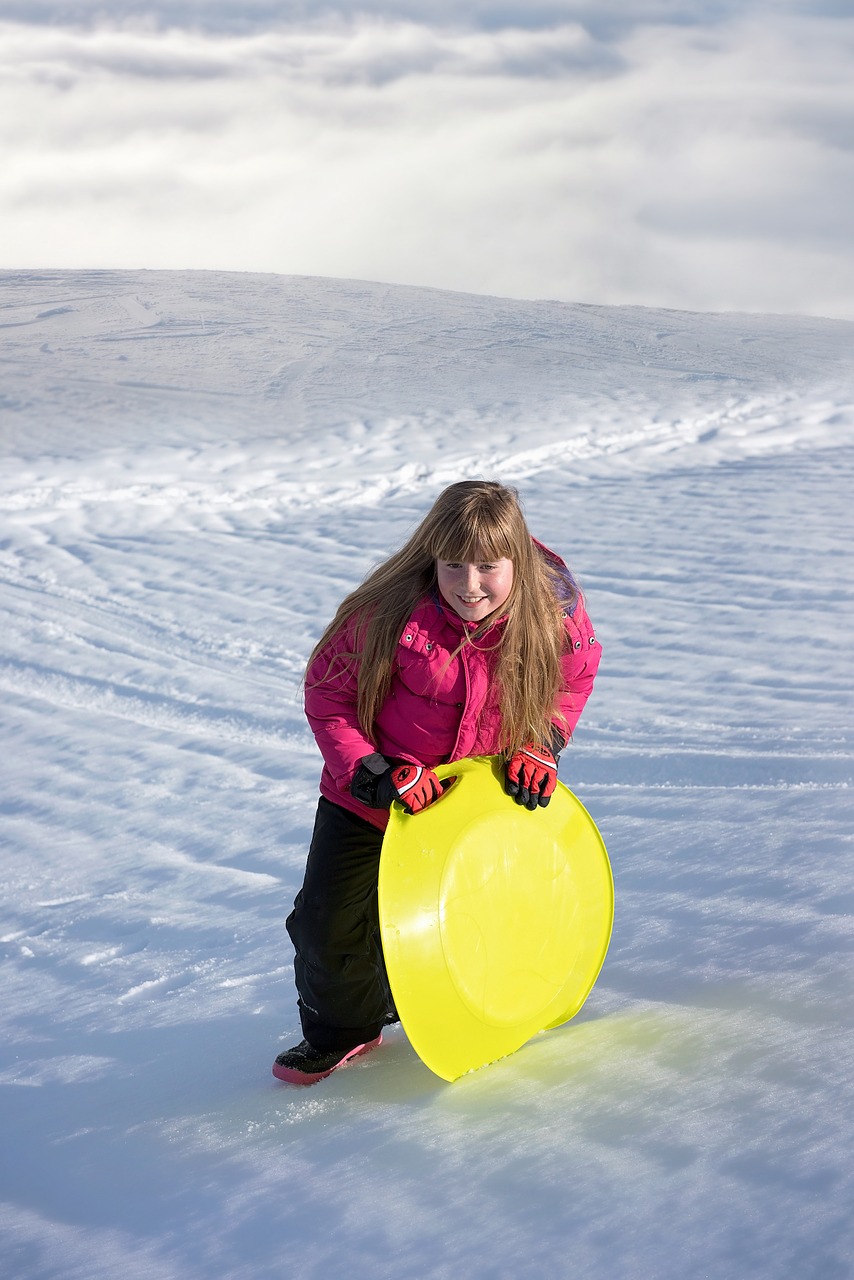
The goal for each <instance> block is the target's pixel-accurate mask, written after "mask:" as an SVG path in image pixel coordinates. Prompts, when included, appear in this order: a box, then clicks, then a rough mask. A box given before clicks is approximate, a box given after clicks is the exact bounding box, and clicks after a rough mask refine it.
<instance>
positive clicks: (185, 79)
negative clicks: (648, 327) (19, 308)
mask: <svg viewBox="0 0 854 1280" xmlns="http://www.w3.org/2000/svg"><path fill="white" fill-rule="evenodd" d="M105 12H106V13H109V15H110V17H109V18H105V17H104V14H105ZM852 211H854V0H835V2H831V0H826V2H825V3H822V2H821V0H817V2H812V0H801V2H800V3H798V2H797V0H791V2H790V3H785V2H776V3H774V2H772V0H767V2H765V3H761V2H760V0H738V2H736V0H732V2H729V0H696V2H695V3H690V2H688V3H677V2H676V0H625V3H619V2H618V0H587V2H586V3H585V0H576V2H575V3H573V2H571V0H566V2H565V0H541V2H537V0H532V3H530V4H528V3H524V0H509V2H508V3H507V4H503V5H501V4H495V3H487V2H485V0H484V2H483V3H477V0H460V2H457V3H452V2H451V0H397V3H394V2H389V0H367V2H366V0H359V3H355V2H354V3H353V4H347V3H320V4H315V3H308V2H307V0H306V2H304V3H290V4H289V3H278V4H277V3H272V2H271V0H163V2H162V3H157V4H145V3H142V2H141V0H139V2H137V0H125V2H124V3H121V2H116V0H114V2H113V3H110V4H105V3H103V0H78V3H67V4H61V3H53V2H51V0H17V2H15V0H11V2H10V0H0V266H3V267H26V268H35V267H127V268H133V267H172V268H183V267H206V268H215V269H234V270H251V271H275V272H285V273H297V274H306V275H330V276H349V277H360V278H368V279H373V280H384V281H392V282H399V283H408V284H427V285H435V286H438V287H441V288H451V289H461V290H471V291H474V292H479V293H495V294H507V295H511V296H515V297H528V298H542V297H548V298H561V299H565V300H568V301H584V302H605V303H643V304H647V305H653V306H671V307H681V308H689V309H694V310H721V309H729V308H735V309H740V310H753V311H756V310H763V311H795V312H798V311H800V312H809V313H813V314H823V315H831V316H834V315H835V316H844V317H847V318H851V319H854V212H852Z"/></svg>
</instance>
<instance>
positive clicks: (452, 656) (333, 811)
mask: <svg viewBox="0 0 854 1280" xmlns="http://www.w3.org/2000/svg"><path fill="white" fill-rule="evenodd" d="M599 652H600V651H599V646H598V644H597V642H596V638H595V636H594V634H593V630H592V628H591V625H590V620H589V619H588V617H587V613H586V611H585V608H584V604H583V602H582V599H581V595H580V593H579V590H578V587H577V586H576V584H575V581H574V579H573V577H572V575H571V574H570V572H569V570H568V569H567V567H566V565H565V564H564V563H563V561H562V560H561V559H560V558H559V557H558V556H556V555H555V554H554V552H552V551H549V550H548V549H547V548H546V547H544V546H542V545H541V544H540V543H538V542H536V541H535V540H534V539H533V538H532V537H531V534H530V533H529V532H528V528H527V525H526V524H525V519H524V516H523V514H522V510H521V508H520V506H519V500H518V495H517V494H516V492H515V490H513V489H508V488H505V487H504V486H503V485H500V484H497V483H495V482H492V481H485V480H464V481H462V482H460V483H459V484H453V485H451V486H450V487H449V488H448V489H446V490H445V491H444V493H442V494H441V495H440V496H439V498H438V499H437V500H436V502H435V504H434V506H433V508H432V509H431V511H430V512H429V513H428V515H427V516H426V517H425V519H424V520H423V521H422V522H421V524H420V525H419V526H418V528H417V529H416V530H415V533H414V534H413V535H412V537H411V538H410V539H409V541H408V542H407V543H406V545H405V546H404V547H402V548H401V550H400V551H398V552H397V553H396V554H395V555H393V556H391V557H390V559H388V560H387V561H385V563H384V564H381V565H380V566H379V568H378V569H375V570H374V571H373V573H371V574H369V576H368V577H367V578H366V579H365V581H364V582H363V583H362V585H361V586H360V587H358V588H357V589H356V590H355V591H354V592H352V594H351V595H349V596H347V598H346V599H345V600H344V602H343V604H342V605H341V606H340V608H339V609H338V612H337V613H336V615H335V617H334V618H333V620H332V622H331V623H330V624H329V626H328V627H327V628H326V631H325V632H324V633H323V635H322V636H321V638H320V640H319V641H318V644H317V646H316V647H315V649H314V652H313V653H312V655H311V658H310V659H309V663H308V667H307V669H306V677H305V709H306V715H307V717H308V721H309V724H310V725H311V728H312V732H313V733H314V736H315V738H316V739H317V744H318V746H319V747H320V751H321V754H322V756H323V760H324V767H323V773H322V775H321V779H320V791H321V798H320V802H319V805H318V810H317V818H316V821H315V827H314V834H313V836H312V840H311V846H310V848H309V853H308V862H307V865H306V871H305V880H304V883H303V886H302V889H301V890H300V892H299V893H298V894H297V897H296V901H295V903H294V909H293V911H292V913H291V915H290V916H289V917H288V920H287V929H288V933H289V935H290V937H291V941H292V942H293V944H294V948H295V950H296V955H295V958H294V975H295V979H296V986H297V992H298V995H299V1011H300V1019H301V1022H302V1030H303V1035H304V1037H305V1039H304V1040H303V1041H302V1043H301V1044H299V1045H297V1046H295V1047H294V1048H293V1049H288V1050H286V1051H285V1052H284V1053H282V1054H280V1055H279V1057H278V1058H277V1059H276V1062H275V1064H274V1066H273V1074H274V1075H275V1076H276V1077H278V1079H280V1080H286V1081H289V1082H291V1083H296V1084H313V1083H314V1081H315V1080H320V1079H322V1078H323V1077H324V1076H327V1075H329V1074H330V1073H331V1072H332V1071H334V1070H335V1068H336V1067H340V1066H343V1064H344V1063H345V1062H347V1061H348V1059H350V1058H352V1057H354V1056H355V1055H356V1054H360V1053H365V1052H367V1050H369V1049H373V1048H375V1047H376V1046H377V1045H378V1044H379V1043H380V1041H381V1040H382V1028H383V1026H385V1025H386V1024H389V1023H392V1022H396V1021H397V1020H398V1019H397V1014H396V1012H395V1009H394V1004H393V1002H392V998H391V993H390V991H389V986H388V980H387V978H386V973H385V964H384V962H383V956H382V949H381V945H380V934H379V920H378V914H377V876H378V869H379V858H380V848H381V846H382V840H383V831H384V830H385V827H386V824H387V822H388V810H389V806H390V805H391V803H392V801H394V800H400V801H401V802H402V804H403V805H404V807H405V808H406V809H407V811H408V812H410V813H419V812H421V811H422V810H423V809H425V808H426V807H427V806H428V805H430V804H432V803H433V801H434V800H436V799H437V798H438V797H439V796H440V795H441V793H442V789H441V784H440V783H439V780H438V779H437V777H436V775H435V774H434V773H433V768H434V767H435V766H436V765H438V764H439V763H440V762H442V761H453V760H461V759H463V758H464V757H466V756H478V755H495V754H497V753H503V755H504V758H505V778H506V788H507V791H508V792H509V793H510V794H511V795H513V796H514V798H515V800H516V802H517V803H518V804H521V805H525V806H526V807H527V808H528V809H530V810H531V812H532V813H535V812H536V810H537V808H538V807H539V806H544V805H547V804H548V802H549V799H550V797H551V795H552V792H553V791H554V788H555V784H556V781H557V757H558V754H559V752H560V751H561V750H562V748H563V747H565V746H566V744H567V742H568V741H569V738H570V736H571V734H572V731H573V729H574V727H575V724H576V722H577V720H578V717H579V716H580V714H581V709H582V707H583V706H584V703H585V702H586V701H587V698H588V695H589V694H590V690H591V688H592V685H593V680H594V677H595V675H596V669H597V667H598V665H599ZM535 820H536V819H534V818H532V821H535Z"/></svg>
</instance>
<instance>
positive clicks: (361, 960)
mask: <svg viewBox="0 0 854 1280" xmlns="http://www.w3.org/2000/svg"><path fill="white" fill-rule="evenodd" d="M382 842H383V833H382V832H381V831H378V830H377V828H376V827H374V826H372V825H371V824H370V823H369V822H366V821H365V820H364V818H360V817H359V816H358V815H357V814H355V813H350V811H349V810H348V809H342V808H341V806H340V805H337V804H332V803H331V801H329V800H327V799H326V798H325V797H323V796H321V799H320V802H319V804H318V806H317V817H316V819H315V823H314V833H313V835H312V838H311V845H310V846H309V851H308V861H307V863H306V868H305V878H304V880H303V886H302V889H301V890H300V891H299V893H298V894H297V896H296V900H295V902H294V909H293V911H292V912H291V914H290V915H289V916H288V919H287V922H286V928H287V930H288V934H289V935H290V939H291V942H293V944H294V948H295V950H296V955H295V957H294V978H295V980H296V987H297V994H298V996H299V1012H300V1020H301V1022H302V1033H303V1035H304V1036H305V1038H306V1040H307V1041H308V1042H309V1044H310V1045H313V1046H314V1048H315V1049H321V1050H331V1049H342V1050H346V1049H352V1048H353V1047H354V1046H355V1045H357V1044H364V1043H365V1042H366V1041H367V1040H373V1039H375V1037H376V1036H378V1035H379V1033H380V1031H381V1029H382V1027H383V1026H384V1025H385V1024H386V1023H388V1022H393V1021H395V1020H396V1014H395V1012H394V1004H393V1001H392V998H391V993H390V991H389V985H388V978H387V976H386V970H385V961H384V960H383V953H382V945H381V942H380V926H379V914H378V909H377V876H378V873H379V865H380V849H381V848H382Z"/></svg>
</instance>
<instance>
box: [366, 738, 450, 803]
mask: <svg viewBox="0 0 854 1280" xmlns="http://www.w3.org/2000/svg"><path fill="white" fill-rule="evenodd" d="M446 785H447V784H446ZM443 789H444V788H443V786H442V783H441V782H440V781H439V779H438V778H437V777H436V775H435V773H434V772H433V770H432V769H428V768H427V767H426V766H425V765H423V764H408V763H406V762H404V763H403V764H389V762H388V760H386V758H385V756H381V755H380V754H379V753H378V752H374V754H373V755H372V756H365V758H364V759H363V760H361V761H360V762H359V767H358V769H357V770H356V772H355V774H354V775H353V781H352V782H351V783H350V795H351V796H355V798H356V799H357V800H361V802H362V804H367V805H370V807H371V808H372V809H388V808H389V807H390V805H391V804H392V803H393V802H394V801H395V800H399V801H400V802H401V804H402V805H403V807H404V809H405V810H406V812H407V813H420V812H421V810H422V809H426V808H427V806H428V804H432V803H433V801H434V800H438V799H439V796H440V795H441V794H442V791H443Z"/></svg>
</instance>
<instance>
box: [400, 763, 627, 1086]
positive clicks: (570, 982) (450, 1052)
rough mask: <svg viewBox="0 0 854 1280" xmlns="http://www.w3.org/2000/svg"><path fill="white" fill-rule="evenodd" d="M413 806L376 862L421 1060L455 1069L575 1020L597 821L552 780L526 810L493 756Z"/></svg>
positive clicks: (608, 898)
mask: <svg viewBox="0 0 854 1280" xmlns="http://www.w3.org/2000/svg"><path fill="white" fill-rule="evenodd" d="M436 772H437V773H438V775H439V777H440V778H442V779H449V778H453V779H455V781H454V782H453V783H452V784H451V785H450V787H449V788H448V789H447V791H446V793H445V795H444V796H443V797H442V799H441V800H439V801H437V802H436V803H435V804H433V805H431V806H430V808H428V809H426V810H425V811H424V812H423V813H419V814H415V815H411V814H407V813H406V812H405V811H404V810H403V808H402V806H400V805H399V804H394V805H393V806H392V813H391V820H390V822H389V826H388V831H387V832H386V836H385V840H384V841H383V848H382V856H381V858H380V870H379V911H380V929H381V933H382V942H383V950H384V952H385V959H386V966H387V968H388V975H389V982H390V984H391V990H392V995H393V996H394V1000H395V1004H396V1005H397V1011H398V1013H399V1014H400V1020H401V1022H402V1024H403V1027H404V1030H405V1031H406V1034H407V1036H408V1037H409V1040H410V1043H411V1044H412V1046H413V1048H414V1049H415V1052H416V1053H417V1054H418V1056H419V1057H420V1058H421V1060H422V1061H423V1062H424V1063H425V1064H426V1065H427V1066H428V1067H429V1068H430V1070H431V1071H434V1072H435V1073H436V1075H438V1076H441V1077H442V1078H443V1079H445V1080H456V1079H457V1077H458V1076H461V1075H464V1074H465V1072H467V1071H473V1070H475V1069H476V1068H477V1067H482V1066H484V1065H485V1064H486V1063H488V1062H494V1061H495V1060H496V1059H497V1058H503V1057H505V1056H506V1055H507V1054H508V1053H513V1052H514V1051H515V1050H516V1049H518V1048H519V1047H520V1046H521V1045H523V1044H524V1043H525V1041H526V1040H529V1039H530V1038H531V1036H533V1035H536V1033H537V1032H538V1031H542V1030H543V1029H544V1028H546V1027H556V1026H559V1025H560V1024H561V1023H562V1022H567V1021H568V1020H569V1019H570V1018H572V1017H573V1016H574V1015H575V1014H576V1013H577V1012H578V1010H579V1009H580V1008H581V1006H582V1005H583V1004H584V1001H585V1000H586V999H587V996H588V995H589V994H590V991H591V989H592V987H593V984H594V982H595V981H596V978H597V976H598V974H599V970H600V969H601V968H602V963H603V961H604V959H605V954H606V952H607V950H608V943H609V941H610V938H611V928H612V925H613V920H614V882H613V879H612V876H611V866H610V863H609V861H608V854H607V852H606V850H605V846H604V844H603V842H602V837H601V836H600V835H599V832H598V831H597V829H596V826H595V824H594V822H593V819H592V818H591V817H590V815H589V814H588V813H587V810H586V809H585V808H584V806H583V805H582V804H581V802H580V801H579V800H578V799H577V798H576V797H575V796H574V795H573V794H572V792H571V791H570V790H569V789H568V788H567V787H565V786H564V785H563V784H562V783H558V785H557V790H556V791H555V794H554V795H553V796H552V800H551V803H550V804H549V805H548V806H547V807H546V808H544V809H543V808H538V809H536V810H535V811H534V812H533V813H531V812H529V811H528V810H527V809H525V808H523V807H522V806H521V805H517V804H516V803H515V801H514V800H513V798H512V797H511V796H508V795H506V794H505V792H504V765H503V761H501V760H500V758H499V757H497V756H492V757H487V756H483V757H479V758H477V759H471V760H458V761H456V762H455V763H453V764H448V765H442V766H440V767H439V768H438V769H437V770H436Z"/></svg>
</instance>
